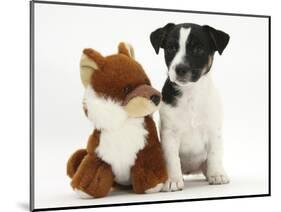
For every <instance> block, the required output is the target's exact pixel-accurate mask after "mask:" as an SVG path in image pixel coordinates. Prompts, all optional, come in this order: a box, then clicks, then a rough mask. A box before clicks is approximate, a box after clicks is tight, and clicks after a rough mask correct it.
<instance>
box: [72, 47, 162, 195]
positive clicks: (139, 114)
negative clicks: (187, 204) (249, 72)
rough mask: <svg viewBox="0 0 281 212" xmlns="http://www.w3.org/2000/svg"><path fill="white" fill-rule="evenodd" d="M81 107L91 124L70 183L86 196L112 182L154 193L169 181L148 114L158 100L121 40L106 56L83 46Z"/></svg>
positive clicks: (101, 191)
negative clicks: (88, 135) (82, 106)
mask: <svg viewBox="0 0 281 212" xmlns="http://www.w3.org/2000/svg"><path fill="white" fill-rule="evenodd" d="M80 74H81V80H82V83H83V85H84V87H85V94H84V103H83V105H84V111H85V114H86V116H87V117H88V119H89V120H90V121H91V123H92V124H93V128H94V130H93V133H92V135H91V136H90V137H89V140H88V145H87V148H86V149H81V150H78V151H76V152H75V153H74V154H73V155H72V156H71V157H70V159H69V160H68V163H67V174H68V176H69V177H70V178H71V186H72V188H73V189H74V190H75V191H77V192H78V193H79V194H82V195H83V196H84V197H94V198H98V197H104V196H106V195H107V194H108V193H109V192H110V190H111V188H112V187H113V185H115V184H118V185H125V186H132V189H133V191H134V192H135V193H138V194H141V193H153V192H158V191H160V190H161V189H162V187H163V184H164V182H165V181H166V180H167V171H166V167H165V162H164V159H163V153H162V149H161V146H160V143H159V139H158V135H157V131H156V127H155V123H154V121H153V119H152V116H151V115H152V113H153V112H155V111H156V110H157V109H158V108H159V105H160V102H161V94H160V93H159V92H158V91H157V90H155V89H154V88H153V87H152V86H151V83H150V80H149V78H148V77H147V75H146V74H145V72H144V70H143V68H142V66H141V65H140V64H139V63H138V62H137V61H136V60H135V59H134V51H133V48H132V47H131V46H130V45H129V44H126V43H120V44H119V46H118V53H117V54H114V55H110V56H107V57H104V56H102V55H101V54H100V53H99V52H97V51H95V50H93V49H84V51H83V54H82V57H81V61H80Z"/></svg>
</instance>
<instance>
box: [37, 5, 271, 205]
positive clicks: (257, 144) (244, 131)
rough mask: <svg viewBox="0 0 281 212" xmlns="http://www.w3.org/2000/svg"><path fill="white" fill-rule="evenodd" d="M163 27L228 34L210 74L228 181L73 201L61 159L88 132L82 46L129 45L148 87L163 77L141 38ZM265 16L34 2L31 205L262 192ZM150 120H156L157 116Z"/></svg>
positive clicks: (105, 49)
mask: <svg viewBox="0 0 281 212" xmlns="http://www.w3.org/2000/svg"><path fill="white" fill-rule="evenodd" d="M169 22H175V23H184V22H191V23H198V24H209V25H211V26H213V27H215V28H218V29H221V30H224V31H225V32H227V33H229V34H230V37H231V40H230V43H229V45H228V46H227V48H226V50H225V52H224V54H223V55H222V56H221V57H220V56H218V55H217V56H216V57H215V60H214V65H213V67H212V70H211V72H210V74H213V75H214V78H215V79H214V81H215V83H216V85H217V87H218V88H219V90H220V91H221V96H222V99H223V103H224V106H225V124H224V129H225V131H224V138H225V167H226V170H227V171H228V174H229V176H230V178H231V184H229V185H225V186H208V185H207V182H206V181H204V177H203V176H200V178H199V181H198V179H197V180H193V179H188V180H187V181H186V186H185V188H186V189H185V190H184V191H182V192H175V193H158V194H154V195H145V196H141V195H130V196H128V195H127V192H123V194H122V195H121V194H118V195H116V194H113V196H112V197H108V198H104V199H99V200H80V199H79V198H77V197H76V196H75V195H74V193H73V192H72V191H71V189H70V186H69V179H68V178H67V177H66V174H65V169H66V168H65V167H66V161H67V159H68V158H69V156H70V155H71V154H72V153H73V152H74V151H75V150H77V149H78V148H84V147H85V146H86V144H87V138H88V136H89V134H90V133H91V132H92V126H91V124H90V123H89V122H88V121H87V120H86V118H85V116H84V113H83V111H82V106H81V102H82V96H83V91H84V88H83V86H82V83H81V81H80V76H79V74H80V73H79V62H80V56H81V52H82V49H83V48H88V47H93V48H95V49H97V50H99V51H100V52H101V53H103V54H105V55H108V54H113V53H115V52H116V51H117V45H118V42H119V41H129V42H130V43H131V44H132V45H133V46H134V48H135V52H136V58H137V60H139V62H140V63H141V64H143V67H144V69H145V70H146V72H147V74H148V76H149V77H150V78H151V80H152V84H153V85H155V87H156V88H157V89H159V90H161V88H162V86H163V84H164V82H165V80H166V72H167V71H166V69H167V68H166V67H165V62H164V58H163V51H161V54H160V55H159V56H156V54H155V52H154V49H153V48H152V46H151V44H150V41H149V35H150V33H151V32H152V31H154V30H155V29H157V28H158V27H162V26H164V25H165V24H167V23H169ZM267 95H268V19H265V18H252V17H250V18H249V17H237V16H220V15H203V14H190V13H167V12H155V11H140V10H122V9H112V8H93V7H77V6H65V5H46V4H35V208H45V207H59V206H73V205H74V206H77V205H89V204H101V203H119V202H121V203H122V202H132V201H147V200H166V199H186V198H200V197H201V198H202V197H215V196H235V195H249V194H265V193H268V187H267V185H268V167H267V165H268V132H267V128H268V122H267V120H268V107H267V104H268V103H267V99H268V96H267ZM155 115H156V122H157V123H158V120H157V114H155Z"/></svg>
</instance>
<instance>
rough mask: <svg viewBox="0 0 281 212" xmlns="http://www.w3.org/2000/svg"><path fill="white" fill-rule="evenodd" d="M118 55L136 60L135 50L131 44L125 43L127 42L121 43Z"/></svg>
mask: <svg viewBox="0 0 281 212" xmlns="http://www.w3.org/2000/svg"><path fill="white" fill-rule="evenodd" d="M118 53H119V54H124V55H127V56H128V57H132V58H135V52H134V48H133V47H132V45H131V44H129V43H125V42H121V43H119V45H118Z"/></svg>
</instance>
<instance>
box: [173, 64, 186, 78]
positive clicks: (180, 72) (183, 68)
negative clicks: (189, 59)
mask: <svg viewBox="0 0 281 212" xmlns="http://www.w3.org/2000/svg"><path fill="white" fill-rule="evenodd" d="M187 71H188V67H187V66H186V65H183V64H179V65H177V66H176V73H177V75H178V76H180V77H182V76H184V75H185V74H186V72H187Z"/></svg>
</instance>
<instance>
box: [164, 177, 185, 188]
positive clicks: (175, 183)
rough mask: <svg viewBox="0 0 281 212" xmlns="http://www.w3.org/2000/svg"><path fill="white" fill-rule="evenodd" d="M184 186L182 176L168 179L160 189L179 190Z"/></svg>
mask: <svg viewBox="0 0 281 212" xmlns="http://www.w3.org/2000/svg"><path fill="white" fill-rule="evenodd" d="M183 187H184V182H183V178H182V177H179V178H177V179H168V180H167V181H166V182H165V184H164V186H163V188H162V191H179V190H182V189H183Z"/></svg>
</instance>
